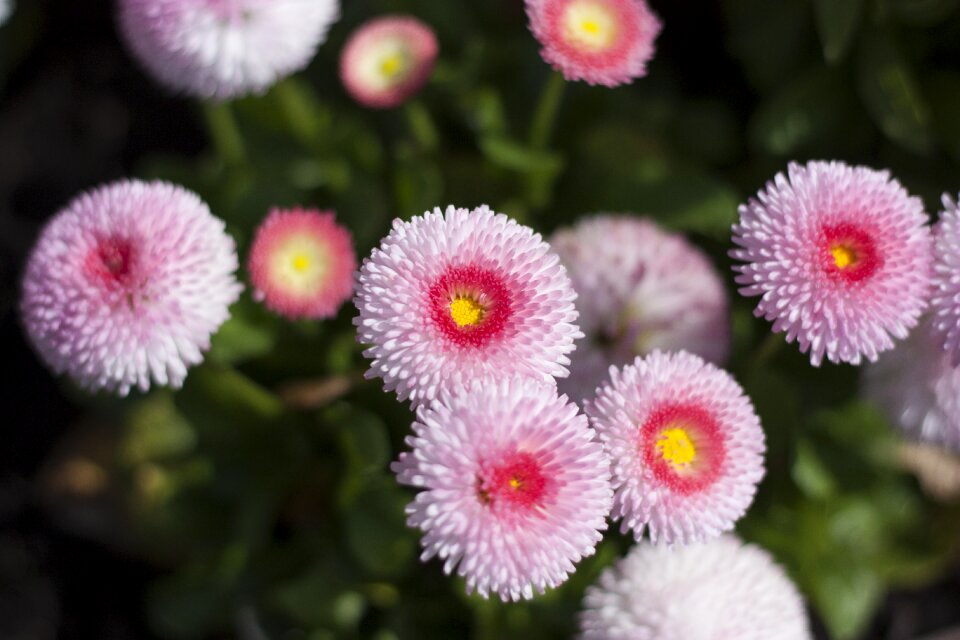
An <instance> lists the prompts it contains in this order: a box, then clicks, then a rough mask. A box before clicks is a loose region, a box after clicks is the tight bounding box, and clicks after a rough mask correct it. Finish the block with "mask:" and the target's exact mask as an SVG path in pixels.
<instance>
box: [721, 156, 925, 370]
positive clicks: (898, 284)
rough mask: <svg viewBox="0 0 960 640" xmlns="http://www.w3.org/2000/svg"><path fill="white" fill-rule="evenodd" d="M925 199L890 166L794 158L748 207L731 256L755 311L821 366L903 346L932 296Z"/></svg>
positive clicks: (743, 208) (855, 361) (742, 214)
mask: <svg viewBox="0 0 960 640" xmlns="http://www.w3.org/2000/svg"><path fill="white" fill-rule="evenodd" d="M927 222H928V218H927V215H926V214H925V213H924V211H923V203H922V202H921V201H920V199H919V198H916V197H912V196H910V195H909V194H908V193H907V192H906V190H905V189H904V188H903V187H902V186H900V183H899V182H897V181H896V180H894V179H892V178H891V177H890V174H889V173H888V172H886V171H874V170H872V169H868V168H865V167H850V166H848V165H846V164H843V163H841V162H811V163H809V164H807V165H803V166H801V165H798V164H791V165H790V166H789V168H788V170H787V174H786V175H784V174H779V175H777V177H776V178H774V180H773V181H772V182H770V183H768V184H767V187H766V189H764V190H762V191H761V192H760V193H759V194H758V196H757V199H756V200H750V202H749V203H748V204H746V205H742V206H741V207H740V222H739V224H736V225H734V227H733V241H734V242H735V243H736V244H737V245H738V247H739V248H738V249H735V250H734V251H731V253H730V255H731V256H732V257H733V258H735V259H736V260H739V261H741V262H743V263H744V264H742V265H739V266H736V267H734V269H735V270H736V271H737V272H739V274H740V275H738V276H737V278H736V280H737V283H738V284H740V285H743V287H742V288H741V289H740V292H741V293H742V294H743V295H745V296H760V297H761V298H760V302H759V303H758V305H757V309H756V311H755V314H756V315H757V316H763V317H764V318H766V319H767V320H770V321H773V330H774V331H775V332H780V331H784V332H786V334H787V335H786V338H787V341H788V342H793V341H794V340H796V341H798V343H799V345H800V350H801V351H802V352H804V353H806V352H807V351H809V352H810V361H811V363H813V364H814V365H815V366H818V365H819V364H820V363H821V362H822V361H823V358H824V357H826V358H827V359H828V360H830V361H831V362H849V363H851V364H860V362H861V360H862V358H864V357H866V358H867V359H868V360H870V361H874V360H876V359H877V355H878V354H879V353H881V352H883V351H886V350H888V349H891V348H893V345H894V338H897V339H901V340H902V339H903V338H905V337H906V336H907V334H908V333H909V331H910V329H912V328H913V327H914V326H916V325H917V321H918V319H919V317H920V315H921V314H922V313H923V311H924V309H925V308H926V306H927V303H928V297H929V293H930V283H931V262H932V252H931V247H932V239H931V234H930V229H929V227H928V226H927Z"/></svg>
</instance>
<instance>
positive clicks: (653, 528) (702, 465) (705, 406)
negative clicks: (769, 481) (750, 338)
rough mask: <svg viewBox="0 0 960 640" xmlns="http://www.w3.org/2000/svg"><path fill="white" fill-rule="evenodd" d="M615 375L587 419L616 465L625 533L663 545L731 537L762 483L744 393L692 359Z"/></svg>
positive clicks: (679, 357) (660, 358) (675, 358)
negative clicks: (645, 536)
mask: <svg viewBox="0 0 960 640" xmlns="http://www.w3.org/2000/svg"><path fill="white" fill-rule="evenodd" d="M610 373H611V381H610V382H608V383H607V384H605V385H603V386H602V387H600V389H599V390H598V392H597V397H596V399H595V400H593V401H592V402H588V403H587V407H586V411H587V415H589V416H590V422H591V424H592V426H593V428H594V429H595V430H596V431H597V434H598V435H599V437H600V440H601V441H602V442H603V446H604V449H605V450H606V451H607V454H608V455H609V456H610V462H611V465H612V470H613V487H614V490H615V492H616V493H615V497H614V506H613V517H614V519H621V520H622V523H621V530H622V531H623V532H624V533H626V532H627V531H628V530H631V529H632V530H633V533H634V536H635V537H636V538H637V539H638V540H639V539H640V538H641V537H642V535H643V532H644V530H647V531H649V533H650V539H651V540H652V541H653V542H655V543H657V542H664V543H666V544H690V543H692V542H701V541H704V540H708V539H710V538H715V537H717V536H719V535H720V534H721V533H723V532H725V531H730V530H731V529H732V528H733V526H734V524H735V523H736V521H737V520H739V519H740V517H742V516H743V514H744V513H746V511H747V508H748V507H749V506H750V504H751V503H752V502H753V497H754V494H755V493H756V489H757V484H758V483H759V482H760V480H761V478H763V473H764V468H763V454H764V451H765V444H764V434H763V429H762V428H761V427H760V420H759V418H757V414H756V412H755V411H754V408H753V405H752V404H751V402H750V399H749V398H747V396H746V395H744V393H743V389H742V388H741V387H740V385H738V384H737V383H736V381H735V380H734V379H733V378H732V377H731V376H730V374H728V373H727V372H725V371H723V370H721V369H718V368H717V367H715V366H714V365H712V364H709V363H707V362H704V361H703V360H702V359H701V358H699V357H698V356H695V355H692V354H689V353H686V352H679V353H672V354H669V353H662V352H660V351H654V352H653V353H652V354H650V355H649V356H647V357H646V358H637V359H636V360H635V361H634V363H633V364H630V365H627V366H626V367H623V369H615V368H613V367H611V371H610Z"/></svg>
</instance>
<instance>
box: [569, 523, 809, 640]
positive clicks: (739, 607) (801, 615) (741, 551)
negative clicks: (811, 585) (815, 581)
mask: <svg viewBox="0 0 960 640" xmlns="http://www.w3.org/2000/svg"><path fill="white" fill-rule="evenodd" d="M579 637H580V638H582V639H583V640H720V639H724V640H727V639H729V640H733V639H734V638H735V639H736V640H811V639H812V637H813V636H812V635H811V633H810V627H809V623H808V622H807V614H806V611H805V608H804V604H803V598H802V597H801V595H800V593H799V591H798V590H797V587H796V586H795V585H794V584H793V582H791V581H790V578H789V577H788V576H787V575H786V573H785V572H784V571H783V569H782V568H780V566H779V565H777V564H776V563H775V562H774V560H773V558H771V557H770V554H769V553H767V552H766V551H765V550H763V549H761V548H760V547H757V546H754V545H751V544H743V543H741V542H740V541H739V540H737V539H736V538H735V537H733V536H722V537H721V538H718V539H717V540H713V541H711V542H708V543H706V544H696V545H691V546H687V547H680V548H672V549H671V548H667V547H661V546H655V545H650V544H643V543H641V544H638V545H637V546H635V547H634V548H633V549H631V551H630V553H629V554H628V555H627V556H626V557H625V558H623V559H622V560H620V561H619V562H618V563H617V564H616V565H615V566H613V567H610V568H608V569H607V570H605V571H604V572H603V574H602V575H601V576H600V579H599V580H598V581H597V583H596V584H595V585H594V586H592V587H590V588H588V589H587V593H586V596H585V598H584V608H583V611H582V612H581V613H580V636H579Z"/></svg>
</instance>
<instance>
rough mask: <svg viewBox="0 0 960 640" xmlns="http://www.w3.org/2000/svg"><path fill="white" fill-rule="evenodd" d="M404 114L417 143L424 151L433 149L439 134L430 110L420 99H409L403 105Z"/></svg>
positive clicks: (437, 142)
mask: <svg viewBox="0 0 960 640" xmlns="http://www.w3.org/2000/svg"><path fill="white" fill-rule="evenodd" d="M404 115H406V117H407V124H408V125H409V127H410V131H411V132H412V133H413V137H414V139H415V140H416V141H417V143H418V144H419V145H420V146H421V147H422V148H423V149H424V150H425V151H435V150H436V149H437V145H438V144H439V140H440V136H439V134H438V133H437V127H436V125H435V124H434V123H433V118H432V117H431V116H430V111H428V110H427V108H426V107H425V106H424V105H423V103H422V102H421V101H419V100H411V101H409V102H408V103H407V104H406V106H405V107H404Z"/></svg>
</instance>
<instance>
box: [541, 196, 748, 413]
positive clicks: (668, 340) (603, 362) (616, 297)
mask: <svg viewBox="0 0 960 640" xmlns="http://www.w3.org/2000/svg"><path fill="white" fill-rule="evenodd" d="M550 245H551V246H552V247H553V248H554V250H555V251H556V252H557V254H559V256H560V260H561V262H563V264H564V265H565V266H566V267H567V271H568V273H569V274H570V279H571V280H572V281H573V288H574V289H575V290H576V291H577V310H578V311H579V312H580V326H581V328H582V329H583V332H584V333H585V334H586V338H585V339H584V340H581V341H580V343H579V344H578V345H577V350H576V351H575V352H574V354H573V356H572V362H571V364H570V377H569V378H567V379H565V380H563V381H561V382H560V390H561V391H563V392H565V393H568V394H569V395H570V397H572V398H576V399H580V398H585V397H588V396H592V395H593V392H594V390H595V389H596V388H597V385H599V384H600V383H601V382H603V380H604V379H605V378H606V376H607V370H608V369H609V368H610V365H617V366H620V365H624V364H626V363H628V362H630V361H632V360H633V359H634V358H635V357H636V356H638V355H646V354H648V353H650V352H651V351H653V350H654V349H661V350H664V351H679V350H681V349H683V350H685V351H689V352H691V353H695V354H697V355H699V356H701V357H703V358H706V359H707V360H710V361H712V362H714V363H717V364H720V363H722V362H723V361H724V360H726V357H727V352H728V350H729V348H730V312H729V308H728V301H727V293H726V290H725V289H724V286H723V280H722V279H721V278H720V275H719V274H718V273H717V270H716V269H714V267H713V265H712V264H711V263H710V260H709V259H708V258H707V257H706V255H704V254H703V252H702V251H700V250H699V249H698V248H697V247H695V246H693V245H692V244H690V243H689V242H687V240H686V239H685V238H684V237H683V236H680V235H676V234H672V233H667V232H666V231H664V230H662V229H661V228H660V227H658V226H657V225H656V224H654V223H653V222H652V221H650V220H647V219H644V218H630V217H626V216H607V215H600V216H594V217H591V218H587V219H586V220H584V221H582V222H580V223H579V224H578V225H577V226H576V227H573V228H572V229H561V230H560V231H558V232H557V233H555V234H554V235H553V237H552V238H551V239H550Z"/></svg>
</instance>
